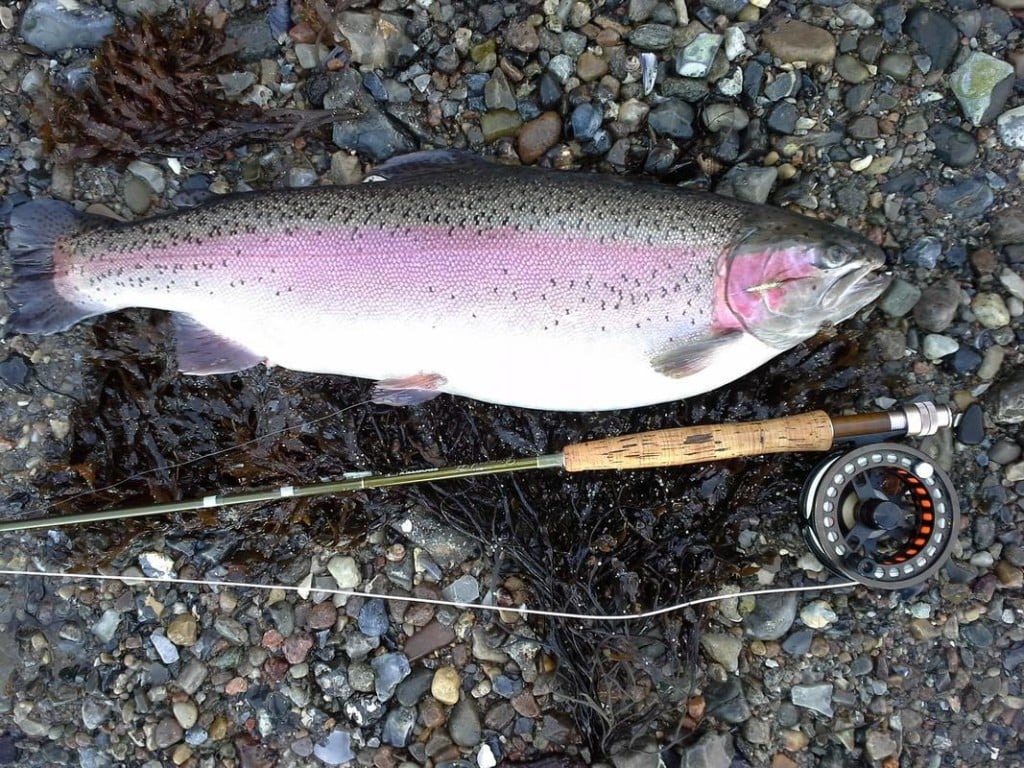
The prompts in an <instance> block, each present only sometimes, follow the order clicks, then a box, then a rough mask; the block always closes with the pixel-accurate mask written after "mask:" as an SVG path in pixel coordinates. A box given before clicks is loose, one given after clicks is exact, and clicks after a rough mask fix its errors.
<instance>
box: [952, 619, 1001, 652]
mask: <svg viewBox="0 0 1024 768" xmlns="http://www.w3.org/2000/svg"><path fill="white" fill-rule="evenodd" d="M960 634H961V635H963V637H964V639H965V640H966V641H967V642H968V643H970V644H971V645H972V646H974V647H975V648H988V647H990V646H991V645H992V643H994V642H995V636H994V635H993V634H992V630H991V629H989V628H988V627H987V626H986V625H985V624H984V623H983V622H981V621H974V622H971V623H970V624H966V625H963V626H961V627H960Z"/></svg>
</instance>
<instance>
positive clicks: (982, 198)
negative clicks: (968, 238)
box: [935, 179, 995, 219]
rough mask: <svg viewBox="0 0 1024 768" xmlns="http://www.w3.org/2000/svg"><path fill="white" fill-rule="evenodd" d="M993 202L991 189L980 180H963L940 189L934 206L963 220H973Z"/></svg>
mask: <svg viewBox="0 0 1024 768" xmlns="http://www.w3.org/2000/svg"><path fill="white" fill-rule="evenodd" d="M994 202H995V196H994V194H993V193H992V188H991V187H990V186H989V185H988V184H986V183H985V182H984V181H981V180H980V179H964V180H963V181H960V182H957V183H956V184H951V185H949V186H945V187H943V188H942V189H940V190H939V191H938V192H937V193H936V195H935V204H936V205H937V206H938V207H939V208H940V209H941V210H943V211H945V212H946V213H949V214H952V215H953V216H957V217H960V218H964V219H974V218H977V217H979V216H981V214H983V213H984V212H985V211H987V210H988V209H989V208H991V207H992V204H993V203H994Z"/></svg>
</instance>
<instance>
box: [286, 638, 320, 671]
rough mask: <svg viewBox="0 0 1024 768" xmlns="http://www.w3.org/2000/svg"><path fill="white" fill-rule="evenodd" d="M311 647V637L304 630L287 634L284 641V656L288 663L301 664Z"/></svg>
mask: <svg viewBox="0 0 1024 768" xmlns="http://www.w3.org/2000/svg"><path fill="white" fill-rule="evenodd" d="M312 647H313V638H312V637H311V636H310V635H309V634H307V633H306V632H297V633H295V634H293V635H289V636H288V637H287V638H286V639H285V641H284V646H283V650H284V657H285V659H287V660H288V663H289V664H302V663H303V662H304V661H305V660H306V656H307V655H308V654H309V651H310V649H311V648H312Z"/></svg>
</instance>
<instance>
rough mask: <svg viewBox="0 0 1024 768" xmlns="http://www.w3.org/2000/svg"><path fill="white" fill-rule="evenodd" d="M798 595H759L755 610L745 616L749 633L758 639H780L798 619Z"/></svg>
mask: <svg viewBox="0 0 1024 768" xmlns="http://www.w3.org/2000/svg"><path fill="white" fill-rule="evenodd" d="M796 605H797V598H796V595H794V594H792V593H786V594H781V595H759V596H758V597H757V598H755V602H754V610H753V611H751V612H750V613H749V614H747V615H746V616H744V617H743V628H744V630H745V631H746V633H747V635H749V636H750V637H753V638H755V639H757V640H778V639H779V638H781V637H783V636H784V635H785V634H786V633H787V632H789V629H790V627H792V626H793V622H794V621H796Z"/></svg>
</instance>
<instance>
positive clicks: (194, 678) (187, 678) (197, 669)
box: [175, 659, 209, 694]
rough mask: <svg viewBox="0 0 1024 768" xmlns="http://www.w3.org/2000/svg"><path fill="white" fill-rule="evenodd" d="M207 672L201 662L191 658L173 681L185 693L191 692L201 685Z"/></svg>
mask: <svg viewBox="0 0 1024 768" xmlns="http://www.w3.org/2000/svg"><path fill="white" fill-rule="evenodd" d="M208 673H209V671H208V670H207V668H206V665H205V664H203V662H201V661H200V660H199V659H191V660H190V661H189V662H188V663H187V664H185V666H184V667H182V669H181V672H179V673H178V678H177V680H176V681H175V682H177V684H178V687H179V688H181V690H183V691H184V692H185V693H188V694H193V693H195V692H196V691H198V690H199V688H200V687H201V686H202V684H203V682H204V681H205V680H206V676H207V674H208Z"/></svg>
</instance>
